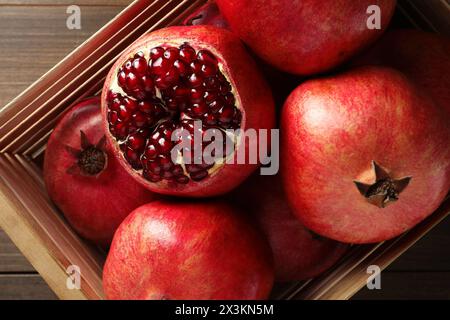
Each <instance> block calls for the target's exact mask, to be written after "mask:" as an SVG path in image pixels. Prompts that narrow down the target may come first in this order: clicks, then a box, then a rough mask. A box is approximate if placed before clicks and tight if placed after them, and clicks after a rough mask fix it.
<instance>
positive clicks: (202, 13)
mask: <svg viewBox="0 0 450 320" xmlns="http://www.w3.org/2000/svg"><path fill="white" fill-rule="evenodd" d="M183 25H184V26H198V25H209V26H216V27H219V28H224V29H229V26H228V22H227V21H226V20H225V18H224V17H223V15H222V14H221V13H220V11H219V8H218V7H217V4H216V3H215V2H214V1H208V2H207V3H206V4H204V5H203V6H201V7H200V8H199V9H197V10H196V11H195V12H194V13H193V14H191V15H189V17H187V18H186V19H185V20H184V21H183Z"/></svg>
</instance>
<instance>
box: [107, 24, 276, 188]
mask: <svg viewBox="0 0 450 320" xmlns="http://www.w3.org/2000/svg"><path fill="white" fill-rule="evenodd" d="M102 103H103V109H104V113H105V115H106V125H107V129H108V131H109V132H110V133H111V135H110V139H111V141H112V142H113V145H115V146H116V147H117V150H118V153H119V154H120V157H121V158H123V160H124V162H125V163H126V167H127V168H128V169H129V170H130V171H131V172H132V174H133V175H134V176H135V177H137V179H138V180H139V181H141V183H143V184H145V185H146V186H147V187H148V188H149V189H152V190H154V191H157V192H161V193H166V194H177V195H178V194H179V195H187V196H189V195H191V196H209V195H216V194H221V193H224V192H227V191H229V190H231V189H232V188H234V187H235V186H237V185H238V184H239V183H240V182H242V181H243V180H244V179H245V178H246V177H247V176H248V175H249V174H250V173H251V171H253V169H255V168H256V167H255V166H254V165H253V166H248V165H245V164H244V165H243V166H241V168H239V171H241V172H239V173H237V172H236V168H234V169H233V168H230V169H231V170H230V171H235V172H233V173H229V174H226V175H225V174H224V177H225V180H224V179H223V178H221V179H220V181H207V180H211V178H213V177H214V176H218V172H222V173H223V170H224V168H225V167H233V166H235V165H229V162H230V161H229V158H232V157H233V156H234V155H235V153H236V150H237V148H239V145H240V144H241V142H242V141H241V140H242V139H241V138H242V137H241V133H240V132H241V131H235V130H237V129H243V128H244V127H251V128H254V129H260V128H271V127H272V126H273V122H274V114H273V113H274V111H273V109H274V106H273V102H272V97H271V93H270V90H269V89H268V87H267V85H266V84H265V82H264V80H263V79H262V77H261V76H260V74H259V72H258V71H257V68H256V66H255V64H254V62H253V61H252V60H251V58H250V57H249V56H248V55H247V53H246V52H245V49H244V48H243V46H242V44H241V43H240V42H239V40H238V39H237V38H235V37H234V36H233V35H232V34H231V33H229V32H227V31H224V30H221V29H218V28H213V27H201V26H196V27H172V28H167V29H162V30H159V31H156V32H154V33H151V34H149V35H147V36H145V37H144V38H142V39H141V40H139V41H138V42H137V43H136V44H135V45H133V46H132V47H131V48H130V49H128V50H127V51H126V52H125V54H124V55H123V56H122V57H121V58H120V59H119V61H118V62H117V63H116V65H115V66H114V67H113V69H112V70H111V72H110V74H109V76H108V78H107V81H106V83H105V88H104V92H103V99H102ZM258 112H262V113H263V114H262V115H261V114H258ZM246 125H247V126H246ZM213 142H214V143H215V145H214V146H212V144H213ZM217 144H218V145H220V146H221V148H220V149H221V150H217V147H216V146H217ZM177 146H178V151H175V152H174V148H175V147H177ZM119 150H120V151H119ZM218 151H220V152H218ZM205 153H206V154H208V155H211V157H212V158H213V160H211V159H206V158H207V156H205ZM231 162H232V161H231ZM205 181H207V182H205ZM213 184H214V185H215V186H212V185H213ZM217 184H220V186H217Z"/></svg>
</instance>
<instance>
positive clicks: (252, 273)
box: [103, 201, 273, 300]
mask: <svg viewBox="0 0 450 320" xmlns="http://www.w3.org/2000/svg"><path fill="white" fill-rule="evenodd" d="M272 283H273V266H272V259H271V256H270V252H269V248H268V245H267V243H266V242H265V241H264V239H263V238H262V237H261V235H260V234H259V233H258V232H257V231H256V230H255V229H253V228H252V227H251V226H250V225H249V223H248V222H247V221H245V220H243V219H242V217H240V216H239V212H236V210H235V209H233V208H232V207H230V206H228V205H226V204H224V203H220V202H204V203H200V202H167V201H162V202H153V203H151V204H148V205H144V206H142V207H140V208H138V209H136V210H135V211H134V212H133V213H132V214H131V215H130V216H129V217H128V218H127V219H126V220H125V221H124V222H123V223H122V224H121V226H120V227H119V229H118V230H117V233H116V235H115V236H114V240H113V243H112V245H111V250H110V252H109V255H108V258H107V260H106V264H105V268H104V273H103V287H104V290H105V293H106V297H107V298H108V299H127V300H128V299H133V300H134V299H137V300H143V299H148V300H159V299H170V300H186V299H189V300H205V299H214V300H215V299H225V300H229V299H233V300H236V299H237V300H241V299H266V298H268V296H269V293H270V290H271V287H272Z"/></svg>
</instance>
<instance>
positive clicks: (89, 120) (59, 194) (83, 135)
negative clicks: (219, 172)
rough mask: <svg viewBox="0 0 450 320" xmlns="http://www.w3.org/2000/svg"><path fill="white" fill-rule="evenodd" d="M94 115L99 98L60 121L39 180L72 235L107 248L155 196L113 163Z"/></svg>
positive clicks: (71, 110) (114, 160)
mask: <svg viewBox="0 0 450 320" xmlns="http://www.w3.org/2000/svg"><path fill="white" fill-rule="evenodd" d="M100 110H101V109H100V98H91V99H88V100H85V101H83V102H81V103H79V104H78V105H76V106H74V107H73V108H71V109H70V110H69V111H68V112H67V113H66V114H65V115H64V116H63V117H62V118H61V120H60V121H59V123H58V124H57V125H56V127H55V130H54V131H53V132H52V134H51V136H50V139H49V141H48V143H47V149H46V152H45V160H44V180H45V185H46V187H47V191H48V194H49V196H50V198H51V199H52V200H53V201H54V202H55V204H56V205H57V206H58V207H59V208H60V209H61V211H62V212H63V214H64V216H65V217H66V218H67V220H68V221H69V223H70V224H71V225H72V226H73V227H74V229H75V230H76V231H77V232H78V233H79V234H80V235H81V236H82V237H84V238H86V239H89V240H91V241H93V242H94V243H96V244H99V245H102V246H104V247H107V246H108V245H109V244H110V243H111V240H112V237H113V235H114V232H115V231H116V229H117V227H118V226H119V224H120V223H121V222H122V221H123V219H125V217H126V216H127V215H128V214H129V213H130V212H131V211H132V210H134V209H136V208H137V207H139V206H141V205H143V204H145V203H148V202H151V201H153V200H155V199H157V198H159V196H157V195H156V194H154V193H151V192H150V191H148V190H146V189H145V188H143V187H142V186H141V185H139V184H138V183H137V182H136V181H134V179H133V178H132V177H130V176H129V175H128V173H127V172H126V171H125V170H123V168H122V167H121V166H120V165H119V163H118V162H117V160H116V159H115V158H114V156H113V151H112V150H111V148H110V147H109V146H107V144H106V138H105V133H104V131H103V127H102V115H101V112H100Z"/></svg>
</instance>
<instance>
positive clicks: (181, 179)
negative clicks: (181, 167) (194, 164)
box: [176, 176, 189, 184]
mask: <svg viewBox="0 0 450 320" xmlns="http://www.w3.org/2000/svg"><path fill="white" fill-rule="evenodd" d="M176 180H177V182H178V183H180V184H187V183H189V178H188V177H186V176H178V177H177V178H176Z"/></svg>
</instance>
